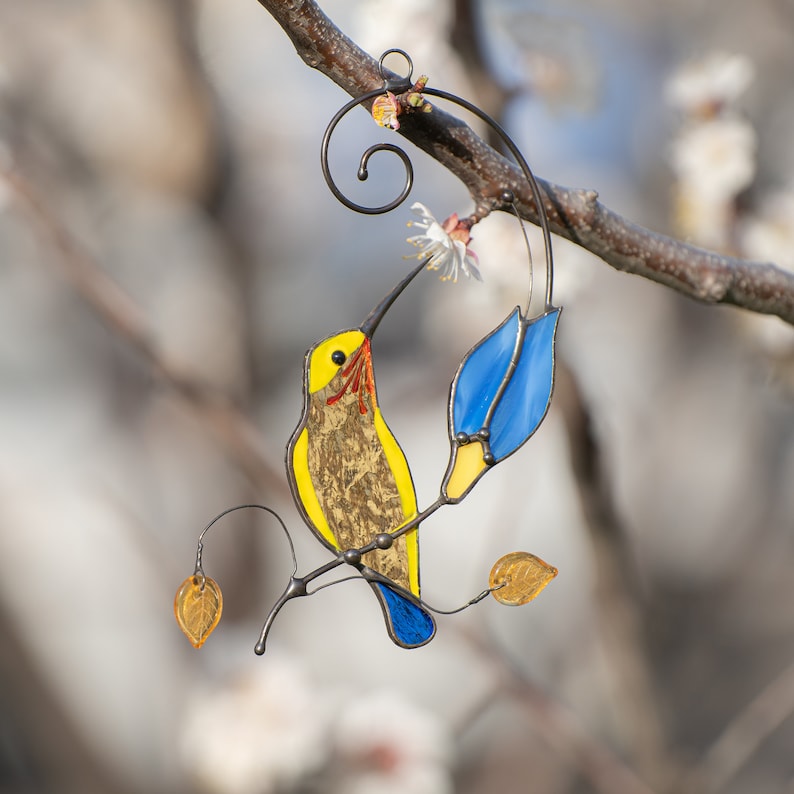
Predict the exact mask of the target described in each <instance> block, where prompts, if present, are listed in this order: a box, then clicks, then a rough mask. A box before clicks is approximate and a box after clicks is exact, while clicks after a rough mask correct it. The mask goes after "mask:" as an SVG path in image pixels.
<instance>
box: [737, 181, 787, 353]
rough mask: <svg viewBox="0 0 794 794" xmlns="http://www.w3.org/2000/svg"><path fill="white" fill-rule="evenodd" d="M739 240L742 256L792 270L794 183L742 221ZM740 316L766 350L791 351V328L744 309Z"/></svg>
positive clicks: (774, 195) (778, 192)
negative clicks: (756, 212)
mask: <svg viewBox="0 0 794 794" xmlns="http://www.w3.org/2000/svg"><path fill="white" fill-rule="evenodd" d="M739 239H740V242H741V248H742V254H743V255H744V256H747V257H748V258H750V259H759V260H761V261H764V262H774V263H775V264H776V265H779V266H780V267H785V268H788V269H789V270H794V185H791V186H790V187H789V188H787V189H784V190H780V191H777V192H775V193H773V194H771V195H769V196H767V197H766V198H765V200H764V202H763V204H762V205H761V208H760V211H759V213H758V214H757V215H755V216H753V217H749V218H747V219H746V220H745V221H744V222H743V223H742V225H741V228H740V237H739ZM740 316H741V318H742V320H743V324H744V327H745V328H746V329H747V330H748V331H749V332H750V333H751V334H752V335H753V338H754V339H755V340H756V341H757V342H758V344H759V345H760V346H761V347H762V348H763V350H765V351H766V352H767V353H769V354H771V355H773V356H779V357H781V358H782V357H785V356H790V355H791V353H792V351H794V329H792V328H791V326H790V325H786V324H785V323H782V322H780V320H778V319H777V318H776V317H762V316H760V315H754V314H750V313H747V312H742V314H741V315H740Z"/></svg>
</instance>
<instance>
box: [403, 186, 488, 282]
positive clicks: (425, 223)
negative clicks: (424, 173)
mask: <svg viewBox="0 0 794 794" xmlns="http://www.w3.org/2000/svg"><path fill="white" fill-rule="evenodd" d="M411 211H412V212H413V213H414V214H416V215H418V216H419V218H420V219H419V220H418V221H409V223H408V225H409V226H416V227H417V228H418V229H421V230H422V234H417V235H414V236H413V237H409V238H408V242H409V243H411V245H413V246H414V247H415V248H417V249H419V250H418V251H417V253H415V254H414V255H413V256H411V257H406V259H412V258H414V257H415V258H417V259H425V258H427V259H428V261H427V267H428V269H429V270H440V271H441V280H442V281H457V280H458V274H459V273H463V275H465V276H474V278H476V279H477V280H478V281H482V276H481V275H480V271H479V270H478V268H477V255H476V254H475V253H474V251H472V250H471V249H470V248H469V247H468V244H469V242H470V241H471V233H470V228H471V225H470V224H467V223H466V222H465V221H461V220H459V218H458V216H457V214H455V213H453V214H452V215H450V216H449V218H447V219H446V220H445V221H444V223H443V224H441V223H439V222H438V221H437V220H436V219H435V218H434V217H433V215H432V213H431V212H430V210H429V209H428V208H427V207H425V205H424V204H420V203H419V202H418V201H417V202H416V203H414V204H413V205H411Z"/></svg>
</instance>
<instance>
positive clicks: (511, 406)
mask: <svg viewBox="0 0 794 794" xmlns="http://www.w3.org/2000/svg"><path fill="white" fill-rule="evenodd" d="M559 315H560V310H559V309H553V310H551V311H550V312H548V313H546V314H544V315H542V316H540V317H537V318H535V319H532V320H529V321H527V320H525V319H524V318H523V317H521V315H520V312H519V310H518V309H515V311H513V313H512V314H511V315H510V316H509V317H508V318H507V319H506V320H505V321H504V322H503V323H502V324H501V325H500V326H499V327H498V328H497V329H496V330H495V331H493V332H492V333H491V334H489V335H488V336H487V337H486V338H485V339H483V341H482V342H480V344H479V345H477V346H476V347H475V348H474V349H473V350H472V351H471V352H470V353H469V355H468V356H467V357H466V359H465V360H464V362H463V365H462V366H461V368H460V370H458V375H457V377H456V378H455V382H454V386H453V388H454V398H453V405H452V412H451V430H452V435H453V436H454V435H455V434H456V433H459V432H464V433H467V434H472V433H476V432H477V431H478V430H480V429H481V428H482V427H483V426H484V424H485V418H486V415H487V413H488V410H489V408H490V407H491V404H492V403H493V401H494V399H495V398H496V396H497V392H498V390H499V386H500V384H501V383H502V380H503V379H504V376H505V375H506V374H507V373H508V371H509V367H510V361H511V358H512V356H513V351H514V350H515V348H516V345H517V343H518V339H519V331H520V329H521V327H522V325H523V326H524V327H525V328H526V333H525V336H524V339H523V342H522V344H521V350H520V352H519V354H518V362H517V366H516V368H515V371H514V372H513V374H512V376H511V377H510V380H509V382H508V385H507V388H506V389H505V390H504V392H503V393H502V395H501V397H500V398H499V402H498V404H497V405H496V407H495V408H494V412H493V416H492V419H491V423H490V427H489V428H488V429H489V430H490V445H491V452H492V453H493V455H494V458H495V459H496V461H497V462H498V461H500V460H502V459H503V458H506V457H507V456H508V455H510V454H512V453H513V452H515V451H516V450H517V449H518V448H519V447H520V446H521V445H522V444H523V443H524V442H525V441H526V440H527V439H528V438H529V437H530V436H531V435H532V434H533V433H534V432H535V430H537V428H538V425H540V423H541V421H543V417H544V416H545V415H546V411H547V409H548V406H549V401H550V399H551V391H552V386H553V380H554V336H555V333H556V330H557V320H558V319H559Z"/></svg>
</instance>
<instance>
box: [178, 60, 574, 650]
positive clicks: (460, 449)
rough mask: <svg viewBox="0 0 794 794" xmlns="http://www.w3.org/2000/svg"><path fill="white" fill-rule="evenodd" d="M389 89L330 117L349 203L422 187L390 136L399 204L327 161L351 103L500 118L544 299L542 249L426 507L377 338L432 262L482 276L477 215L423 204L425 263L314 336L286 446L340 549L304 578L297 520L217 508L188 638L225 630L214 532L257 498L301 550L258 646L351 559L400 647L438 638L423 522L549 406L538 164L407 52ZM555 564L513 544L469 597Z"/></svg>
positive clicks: (482, 344) (487, 354)
mask: <svg viewBox="0 0 794 794" xmlns="http://www.w3.org/2000/svg"><path fill="white" fill-rule="evenodd" d="M391 53H398V54H399V55H401V56H403V57H404V58H405V59H406V61H407V62H408V65H409V73H408V75H407V76H406V77H398V78H396V79H393V78H391V77H390V76H387V73H386V71H385V69H384V66H383V62H384V59H385V57H386V56H387V55H389V54H391ZM379 68H380V74H381V77H382V78H383V83H384V85H383V88H381V89H378V90H376V91H372V92H370V93H368V94H365V95H364V96H362V97H359V98H357V99H354V100H352V101H351V102H348V103H347V104H346V105H345V106H344V107H343V108H342V109H341V110H340V111H339V112H338V113H337V114H336V115H335V116H334V118H333V119H332V121H331V123H330V124H329V126H328V129H327V130H326V133H325V136H324V139H323V144H322V167H323V173H324V175H325V177H326V181H327V182H328V184H329V187H330V188H331V190H332V192H333V193H334V195H336V196H337V198H339V199H340V200H341V201H342V202H343V203H344V204H346V205H347V206H348V207H350V208H352V209H355V210H357V211H359V212H364V213H367V214H374V213H380V212H387V211H389V210H391V209H394V208H395V207H396V206H398V205H399V204H400V203H402V201H404V199H405V198H406V197H407V195H408V193H409V192H410V189H411V183H412V178H413V171H412V167H411V165H410V160H409V159H408V157H407V155H406V154H405V153H404V152H403V151H402V150H401V149H398V147H396V146H393V145H392V144H379V145H378V146H375V147H371V148H370V149H369V150H367V152H366V153H365V154H364V156H363V158H362V161H361V165H360V168H359V177H360V178H361V179H366V176H367V162H368V160H369V158H370V157H371V155H372V154H373V153H374V152H375V151H380V150H387V151H390V152H393V153H396V154H398V156H399V157H400V158H401V159H402V161H403V163H404V164H405V168H406V184H405V186H404V188H403V191H402V193H401V195H400V197H398V199H396V200H395V201H394V202H391V203H390V204H387V205H384V206H382V207H375V208H369V207H362V206H360V205H358V204H355V203H354V202H352V201H350V200H349V199H348V198H347V197H346V196H344V195H343V194H342V193H341V191H339V189H338V188H337V187H336V184H335V183H334V181H333V178H332V176H331V174H330V171H329V168H328V158H327V154H328V143H329V140H330V136H331V134H332V133H333V131H334V129H335V127H336V125H337V123H338V121H339V120H340V119H341V118H342V116H344V114H345V113H347V112H348V110H350V109H351V108H353V107H356V106H358V105H360V104H361V103H362V102H366V101H368V100H371V101H372V115H373V118H374V119H375V120H376V122H378V123H379V124H380V125H381V126H385V127H390V128H392V129H397V128H398V127H399V124H400V121H399V117H400V116H401V115H402V114H407V113H420V112H421V113H425V112H432V106H431V105H430V103H429V102H428V101H427V99H426V98H425V95H429V96H437V97H440V98H442V99H445V100H449V101H451V102H454V103H455V104H458V105H460V106H462V107H464V108H466V109H467V110H469V111H470V112H472V113H474V114H475V115H477V116H478V117H479V118H481V119H482V120H484V121H486V122H487V123H489V124H490V125H491V126H492V127H493V128H494V130H495V131H496V132H497V133H498V134H499V135H500V137H501V138H502V139H503V141H504V142H505V145H506V146H507V148H508V149H509V150H510V151H511V152H512V154H513V155H514V157H515V159H516V161H517V162H518V164H519V166H520V168H521V170H522V172H523V175H524V178H525V179H526V182H527V184H528V185H529V188H530V191H531V194H532V197H533V200H534V203H535V205H536V208H537V212H538V216H539V219H540V225H541V228H542V230H543V238H544V244H545V254H546V272H545V277H546V283H545V287H546V289H545V302H544V308H543V310H542V311H541V312H540V313H539V314H537V315H536V316H534V317H531V316H529V310H530V300H531V295H532V277H531V255H530V254H529V243H528V241H527V252H528V255H529V259H530V282H529V290H528V292H529V294H528V297H527V303H526V306H525V307H523V308H522V307H516V308H515V309H513V310H512V311H511V312H510V313H509V314H508V316H507V317H506V318H505V319H504V320H503V322H501V323H500V324H499V325H498V326H497V327H496V328H495V329H494V330H493V331H492V332H491V333H489V334H488V335H487V336H486V337H485V338H484V339H482V340H480V341H479V342H478V343H477V344H476V345H475V346H474V347H473V348H472V349H471V350H470V351H469V353H468V354H467V355H466V356H465V357H464V359H463V361H462V362H461V364H460V366H459V367H458V370H457V372H456V374H455V376H454V379H453V381H452V384H451V387H450V392H449V404H448V410H447V421H448V430H449V441H450V458H449V464H448V466H447V470H446V473H445V474H444V475H443V477H442V478H441V484H440V487H439V495H438V498H437V499H436V500H435V501H434V502H433V503H432V504H430V505H429V506H427V507H425V508H423V509H421V510H420V509H419V507H418V505H417V499H416V492H415V489H414V483H413V480H412V477H411V472H410V469H409V467H408V462H407V460H406V457H405V454H404V453H403V451H402V449H401V447H400V445H399V443H398V442H397V440H396V439H395V437H394V435H393V434H392V432H391V430H390V429H389V426H388V425H387V423H386V420H385V419H384V417H383V414H382V413H381V410H380V407H379V404H378V394H377V389H376V384H375V371H374V367H373V360H372V346H371V343H372V339H373V335H374V334H375V332H376V330H377V328H378V325H379V323H380V322H381V320H382V319H383V317H384V315H385V314H386V312H387V311H388V310H389V308H390V307H391V306H392V304H393V303H394V302H395V300H397V299H398V298H399V297H400V296H401V295H402V294H403V293H404V292H406V291H409V288H410V285H411V283H412V282H413V281H414V280H415V279H417V277H419V275H420V273H422V271H424V270H425V269H430V270H440V271H441V276H442V278H443V279H447V280H453V281H454V280H457V278H458V276H459V275H460V274H461V273H463V274H466V275H473V276H475V277H477V278H479V277H480V276H479V270H478V267H477V264H476V257H475V256H474V254H473V253H472V252H471V250H470V249H469V247H468V243H469V241H470V238H471V235H470V230H471V227H472V226H473V224H474V223H475V222H477V219H476V218H474V217H471V218H466V219H463V220H460V219H459V218H458V217H457V215H454V216H452V217H451V218H449V219H447V221H445V222H444V223H443V224H439V223H438V222H437V221H435V219H434V218H433V217H432V215H430V213H429V211H428V210H427V209H426V208H425V207H424V206H423V205H421V204H414V207H413V209H414V211H415V212H417V214H418V215H419V216H420V220H418V221H416V223H415V226H416V227H417V228H419V229H420V230H421V231H422V232H423V233H422V234H419V235H415V236H413V237H412V238H410V242H412V243H413V244H414V245H415V246H417V249H418V252H417V258H419V260H420V263H419V265H418V266H415V267H414V268H413V269H412V270H411V271H410V272H408V273H407V274H405V275H404V277H403V278H402V280H400V281H399V283H398V284H397V285H396V286H395V287H394V288H393V289H392V290H391V292H389V294H388V295H387V296H386V297H385V298H384V299H383V300H382V301H381V302H380V303H378V304H377V306H376V307H375V308H374V309H373V310H372V312H370V314H369V315H368V316H367V317H366V318H365V319H364V321H363V322H362V323H361V325H359V326H357V327H354V328H350V329H346V330H343V331H339V332H338V333H335V334H332V335H331V336H329V337H326V338H325V339H322V340H321V341H319V342H317V343H316V344H315V345H313V346H312V347H311V348H310V349H309V350H308V352H307V353H306V356H305V360H304V383H303V394H304V402H303V412H302V415H301V418H300V421H299V422H298V425H297V427H296V428H295V430H294V432H293V433H292V436H291V437H290V439H289V442H288V444H287V452H286V469H287V478H288V480H289V484H290V489H291V492H292V496H293V498H294V500H295V504H296V506H297V508H298V511H299V513H300V514H301V516H302V518H303V520H304V522H305V523H306V524H307V526H308V527H309V529H310V530H311V531H312V533H313V534H314V535H315V537H316V538H317V539H318V540H319V542H320V543H322V544H323V545H324V546H325V547H326V548H327V549H328V550H329V551H330V552H331V554H332V555H333V556H332V558H331V559H330V560H329V561H328V562H327V563H326V564H324V565H322V566H320V567H318V568H316V569H315V570H313V571H311V572H309V573H307V574H304V575H302V576H298V575H297V570H298V566H297V560H296V558H295V551H294V548H293V544H292V538H291V536H290V533H289V531H288V530H287V528H286V526H285V525H284V523H283V521H282V520H281V518H279V517H278V516H277V515H276V514H275V513H274V511H272V510H271V509H270V508H268V507H264V506H262V505H241V506H239V507H234V508H231V509H230V510H227V511H225V512H224V513H221V515H220V516H217V517H216V518H215V519H213V521H211V522H210V523H209V525H208V526H207V527H206V528H205V529H204V531H203V532H202V533H201V535H200V536H199V541H198V550H197V554H196V566H195V570H194V573H193V574H192V575H191V576H189V577H188V578H187V579H186V580H185V581H184V582H183V583H182V584H181V585H180V588H179V589H178V591H177V595H176V598H175V601H174V610H175V614H176V617H177V621H178V623H179V625H180V626H181V628H182V629H183V631H184V632H185V634H186V635H187V636H188V639H189V640H190V641H191V643H192V644H193V645H194V646H196V647H200V646H201V645H202V644H203V643H204V641H205V640H206V638H207V637H208V636H209V634H210V632H211V631H212V630H213V629H214V628H215V626H216V625H217V623H218V620H219V619H220V615H221V611H222V596H221V591H220V587H219V586H218V584H217V583H216V582H215V581H214V580H212V579H210V578H209V577H208V576H206V575H205V573H204V568H203V559H202V555H203V541H204V537H205V535H206V533H207V531H208V530H209V529H210V528H211V527H212V526H213V525H214V524H215V522H216V521H217V520H218V519H219V518H221V517H222V516H224V515H226V514H227V513H229V512H231V510H238V509H241V508H244V507H253V508H258V509H262V510H265V511H267V512H268V513H270V514H272V515H273V516H274V517H275V518H276V520H277V521H278V522H279V524H280V526H281V527H282V529H283V531H284V533H285V536H286V538H287V541H288V543H289V546H290V550H291V552H292V559H293V571H292V574H291V576H290V578H289V580H288V583H287V586H286V587H285V589H284V592H283V593H282V594H281V596H280V597H279V599H278V600H277V601H276V603H275V604H274V606H273V607H272V609H271V610H270V612H269V614H268V616H267V619H266V620H265V623H264V626H263V628H262V631H261V634H260V637H259V640H258V642H257V644H256V646H255V650H256V652H257V653H258V654H262V653H264V651H265V643H266V640H267V637H268V634H269V632H270V628H271V626H272V625H273V622H274V620H275V617H276V615H277V614H278V613H279V612H280V610H281V608H282V607H283V606H284V605H285V604H286V603H287V601H290V600H292V599H293V598H297V597H302V596H307V595H312V594H313V593H315V592H317V590H319V589H322V588H323V587H327V586H328V585H329V584H334V583H337V582H339V581H346V580H347V579H349V578H351V577H350V576H347V577H344V578H342V579H335V580H332V581H330V582H327V581H326V582H321V583H320V584H318V585H316V586H315V587H314V589H312V588H311V585H312V583H313V582H314V581H315V580H318V579H321V578H324V577H327V575H330V574H332V573H333V572H334V571H337V569H339V568H341V567H342V566H347V569H348V571H350V569H352V571H353V577H356V578H358V577H360V578H363V579H364V580H365V581H366V582H367V583H368V584H369V585H370V589H371V590H372V592H373V593H374V595H375V597H376V599H377V601H378V603H379V604H380V607H381V610H382V612H383V615H384V618H385V621H386V628H387V630H388V633H389V636H390V637H391V639H392V640H393V641H394V643H396V644H397V645H399V646H401V647H403V648H416V647H418V646H421V645H424V644H426V643H427V642H429V641H430V640H431V639H432V638H433V636H434V634H435V632H436V623H435V619H434V617H433V614H432V613H434V612H436V613H439V612H443V610H437V609H434V608H432V607H430V606H429V605H428V604H427V602H426V601H425V600H424V599H423V598H422V596H421V592H420V583H419V532H420V524H422V522H424V521H426V520H427V519H428V518H430V516H431V515H433V513H435V512H436V511H437V510H439V509H440V508H442V507H445V506H448V505H455V504H458V503H459V502H461V501H462V500H463V499H464V498H465V497H466V495H467V494H468V493H469V492H470V491H471V489H472V488H473V487H474V486H475V485H476V484H477V482H478V481H479V480H480V478H481V477H482V476H483V475H484V474H485V473H486V472H487V471H489V470H490V469H492V468H493V467H494V466H496V465H497V464H498V463H500V462H501V461H503V460H504V459H505V458H507V457H509V456H510V455H512V454H513V453H514V452H516V450H518V449H519V447H521V446H522V445H523V444H524V443H525V442H526V441H527V440H528V439H529V438H530V437H531V436H532V435H533V433H534V432H535V431H536V430H537V428H538V426H539V425H540V423H541V422H542V421H543V418H544V417H545V415H546V413H547V411H548V407H549V404H550V401H551V396H552V391H553V385H554V344H555V334H556V329H557V324H558V320H559V316H560V309H559V308H556V307H554V306H553V304H552V274H553V263H552V251H551V235H550V232H549V226H548V220H547V218H546V215H545V211H544V207H543V201H542V196H541V194H540V190H539V187H538V185H537V182H536V181H535V178H534V176H533V175H532V172H531V170H530V169H529V166H528V165H527V163H526V161H525V160H524V158H523V157H522V155H521V153H520V152H519V151H518V150H517V148H516V146H515V144H514V143H513V142H512V141H511V140H510V138H509V137H508V136H507V135H506V133H505V132H504V130H502V128H501V127H499V126H498V125H497V124H496V123H495V122H493V121H492V120H491V119H490V118H489V117H488V116H486V115H485V114H484V113H482V111H480V110H479V109H477V108H476V107H475V106H473V105H471V104H470V103H468V102H466V101H465V100H462V99H460V98H459V97H455V96H453V95H451V94H447V93H446V92H443V91H440V90H438V89H432V88H428V87H427V79H426V78H424V77H423V78H420V79H419V80H418V81H417V82H416V83H414V82H413V81H412V79H411V61H410V58H408V56H407V55H406V54H405V53H403V52H402V51H400V50H389V51H388V52H387V53H384V55H383V56H382V57H381V59H380V62H379ZM500 200H501V203H502V205H503V207H504V208H509V209H511V210H512V211H514V212H515V215H516V217H517V218H518V223H519V226H520V229H521V231H522V233H523V234H524V239H525V241H526V240H527V238H526V234H525V233H524V227H523V224H522V222H521V217H520V215H519V213H518V210H517V208H516V199H515V195H514V192H513V190H512V189H511V188H510V187H506V188H505V189H504V191H503V192H502V194H501V196H500ZM556 574H557V570H556V569H555V568H553V567H552V566H551V565H548V564H547V563H545V562H544V561H543V560H541V559H540V558H538V557H536V556H535V555H533V554H530V553H528V552H512V553H510V554H507V555H505V556H504V557H502V558H500V559H499V560H497V562H496V563H495V564H494V566H493V568H492V570H491V576H490V581H489V585H488V587H487V588H486V589H484V590H483V591H482V592H480V593H479V594H478V595H477V596H475V597H474V598H472V599H471V600H470V601H468V602H467V603H466V604H464V605H463V606H462V607H460V608H459V609H457V610H451V611H452V612H457V611H460V610H461V609H465V608H466V607H468V606H471V605H473V604H475V603H477V602H479V601H481V600H482V599H483V598H485V597H486V596H487V595H488V594H489V593H490V594H493V596H494V597H495V598H496V599H497V600H498V601H500V602H501V603H504V604H509V605H518V604H524V603H527V602H528V601H530V600H532V599H533V598H535V597H536V596H537V595H538V594H539V593H540V592H541V590H543V588H544V587H545V586H546V585H547V584H548V583H549V582H550V581H551V579H553V578H554V576H556Z"/></svg>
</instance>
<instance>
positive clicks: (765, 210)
mask: <svg viewBox="0 0 794 794" xmlns="http://www.w3.org/2000/svg"><path fill="white" fill-rule="evenodd" d="M741 240H742V248H743V250H744V252H745V254H746V255H747V256H748V257H750V258H751V259H761V260H764V261H768V262H774V263H775V264H776V265H780V266H781V267H786V268H788V269H789V270H794V185H792V186H791V187H789V188H788V189H784V190H779V191H777V192H775V193H773V194H771V195H769V196H767V197H766V198H765V199H764V202H763V204H762V206H761V209H760V212H759V213H758V215H757V216H755V217H752V218H748V219H747V220H746V221H745V223H744V224H743V226H742V230H741Z"/></svg>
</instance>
